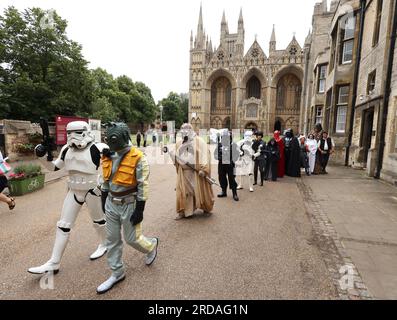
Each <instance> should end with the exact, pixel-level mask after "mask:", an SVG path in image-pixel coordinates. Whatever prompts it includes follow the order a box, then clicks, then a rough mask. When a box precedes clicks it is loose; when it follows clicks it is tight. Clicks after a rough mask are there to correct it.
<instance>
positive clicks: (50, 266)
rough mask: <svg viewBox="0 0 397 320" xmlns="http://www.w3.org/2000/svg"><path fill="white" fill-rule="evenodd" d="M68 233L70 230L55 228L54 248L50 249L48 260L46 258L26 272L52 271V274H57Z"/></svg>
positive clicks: (41, 272) (40, 272)
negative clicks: (44, 261)
mask: <svg viewBox="0 0 397 320" xmlns="http://www.w3.org/2000/svg"><path fill="white" fill-rule="evenodd" d="M69 235H70V232H64V231H62V230H61V229H59V228H57V232H56V236H55V243H54V248H53V249H52V255H51V258H50V260H48V261H47V262H46V263H45V264H43V265H41V266H39V267H34V268H29V269H28V272H29V273H33V274H44V273H46V272H54V274H57V273H58V272H59V266H60V264H61V258H62V255H63V253H64V251H65V248H66V245H67V243H68V240H69Z"/></svg>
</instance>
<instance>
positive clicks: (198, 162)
mask: <svg viewBox="0 0 397 320" xmlns="http://www.w3.org/2000/svg"><path fill="white" fill-rule="evenodd" d="M192 144H193V145H194V146H195V148H194V158H195V163H194V164H192V163H191V165H194V167H195V169H196V170H202V171H204V172H205V173H206V174H207V176H209V177H211V153H210V149H209V146H208V145H207V144H206V143H205V142H204V141H203V139H201V138H200V137H198V136H196V137H194V140H193V142H192ZM181 145H182V142H178V143H177V144H176V153H177V155H178V156H179V154H178V152H179V148H180V147H181ZM173 160H174V164H175V167H176V172H177V183H176V209H177V212H178V213H180V214H183V213H186V214H188V212H185V211H186V210H190V208H188V203H187V202H188V201H187V200H188V199H187V197H188V193H189V189H190V188H189V186H188V185H186V181H185V179H186V178H187V177H185V173H184V171H185V170H184V169H183V166H182V165H181V164H180V163H179V162H178V160H177V159H175V157H174V159H173ZM185 168H186V166H185ZM190 176H191V175H190ZM193 177H194V181H193V183H192V185H193V186H194V195H193V198H194V201H193V206H194V207H193V211H194V210H195V209H201V210H203V211H204V212H208V213H209V212H212V209H213V208H214V202H215V201H214V193H213V190H212V186H211V185H210V184H209V183H208V182H207V180H206V179H205V178H201V177H200V176H199V174H198V172H194V173H193Z"/></svg>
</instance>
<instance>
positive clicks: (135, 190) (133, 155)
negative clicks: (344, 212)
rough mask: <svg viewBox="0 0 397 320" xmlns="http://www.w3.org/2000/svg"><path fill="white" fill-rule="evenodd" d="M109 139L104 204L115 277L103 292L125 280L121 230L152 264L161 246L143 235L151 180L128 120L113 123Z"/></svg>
mask: <svg viewBox="0 0 397 320" xmlns="http://www.w3.org/2000/svg"><path fill="white" fill-rule="evenodd" d="M106 141H107V143H108V145H109V148H110V150H109V152H108V153H105V154H104V156H103V157H102V167H103V179H104V183H103V185H102V192H103V197H102V201H103V202H102V203H103V205H104V209H105V214H106V233H107V241H106V246H107V249H108V256H107V259H108V264H109V267H110V268H111V270H112V276H111V277H110V278H109V279H108V280H106V281H105V282H104V283H102V284H101V285H100V286H99V287H98V288H97V292H98V293H99V294H101V293H105V292H106V291H108V290H110V289H111V288H112V287H113V286H114V285H115V284H116V283H118V282H120V281H122V280H124V279H125V270H124V266H123V261H122V249H123V241H122V238H121V229H123V236H124V240H125V241H126V242H127V244H129V245H130V246H132V247H133V248H135V249H136V250H138V251H140V252H142V253H145V254H146V260H145V263H146V265H148V266H149V265H151V264H152V263H153V262H154V260H155V258H156V255H157V246H158V239H157V238H147V237H145V236H144V235H143V234H142V220H143V211H144V208H145V202H146V201H147V198H148V179H149V164H148V162H147V160H146V158H145V155H144V154H143V153H142V152H141V151H140V150H138V149H137V148H135V147H133V146H132V145H131V143H130V133H129V129H128V127H127V125H126V124H124V123H111V124H110V125H109V126H108V128H107V130H106Z"/></svg>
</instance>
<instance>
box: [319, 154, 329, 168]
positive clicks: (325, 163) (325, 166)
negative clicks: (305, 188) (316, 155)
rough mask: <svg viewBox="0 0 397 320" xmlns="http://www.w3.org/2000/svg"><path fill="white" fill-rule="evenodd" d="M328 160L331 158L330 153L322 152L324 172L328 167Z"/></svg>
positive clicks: (321, 162) (321, 158) (321, 160)
mask: <svg viewBox="0 0 397 320" xmlns="http://www.w3.org/2000/svg"><path fill="white" fill-rule="evenodd" d="M328 160H329V153H325V154H322V153H320V164H321V169H322V170H323V172H324V171H325V169H326V168H327V165H328Z"/></svg>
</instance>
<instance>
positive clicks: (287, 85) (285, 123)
mask: <svg viewBox="0 0 397 320" xmlns="http://www.w3.org/2000/svg"><path fill="white" fill-rule="evenodd" d="M302 79H303V71H302V70H301V68H299V67H297V66H293V65H290V66H287V67H284V68H282V69H281V70H280V71H279V72H278V73H277V74H276V75H275V77H274V78H273V80H272V85H273V89H272V90H273V91H272V107H271V109H272V115H273V118H272V119H271V123H274V127H275V129H276V127H277V129H278V128H280V127H281V130H280V131H283V130H285V129H288V128H291V129H293V130H294V132H299V130H300V128H299V123H300V118H301V114H302V111H303V108H302V107H301V97H302Z"/></svg>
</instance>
